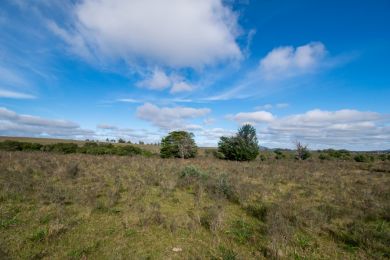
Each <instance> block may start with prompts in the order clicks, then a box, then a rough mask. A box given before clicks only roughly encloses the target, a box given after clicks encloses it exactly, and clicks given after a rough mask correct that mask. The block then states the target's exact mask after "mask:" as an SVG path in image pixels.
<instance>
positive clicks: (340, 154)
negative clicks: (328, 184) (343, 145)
mask: <svg viewBox="0 0 390 260" xmlns="http://www.w3.org/2000/svg"><path fill="white" fill-rule="evenodd" d="M323 152H324V153H326V154H327V155H328V156H329V157H332V158H336V159H341V160H349V159H351V153H350V152H349V151H348V150H345V149H341V150H334V149H326V150H323Z"/></svg>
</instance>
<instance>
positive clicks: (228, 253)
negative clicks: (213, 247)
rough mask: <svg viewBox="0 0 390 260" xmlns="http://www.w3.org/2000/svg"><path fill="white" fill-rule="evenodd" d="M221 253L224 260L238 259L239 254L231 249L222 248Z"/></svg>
mask: <svg viewBox="0 0 390 260" xmlns="http://www.w3.org/2000/svg"><path fill="white" fill-rule="evenodd" d="M219 251H220V252H221V258H222V259H223V260H235V259H236V258H237V253H236V252H234V251H233V250H232V249H230V248H226V247H224V246H220V247H219Z"/></svg>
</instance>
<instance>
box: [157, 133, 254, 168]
mask: <svg viewBox="0 0 390 260" xmlns="http://www.w3.org/2000/svg"><path fill="white" fill-rule="evenodd" d="M196 154H197V146H196V144H195V141H194V135H193V134H192V133H188V132H186V131H173V132H170V133H169V134H168V135H167V136H166V137H164V138H163V139H162V140H161V150H160V155H161V157H162V158H169V157H176V158H183V159H187V158H193V157H195V156H196ZM258 154H259V144H258V140H257V137H256V129H255V128H254V127H253V126H251V125H244V126H243V127H241V128H240V129H239V130H238V133H237V134H236V135H235V136H232V137H225V136H223V137H221V139H220V141H219V143H218V152H217V157H219V158H221V159H227V160H236V161H250V160H254V159H256V157H257V155H258Z"/></svg>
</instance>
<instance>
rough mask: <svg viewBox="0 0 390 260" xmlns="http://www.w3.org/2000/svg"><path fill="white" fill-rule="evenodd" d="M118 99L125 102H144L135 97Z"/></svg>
mask: <svg viewBox="0 0 390 260" xmlns="http://www.w3.org/2000/svg"><path fill="white" fill-rule="evenodd" d="M116 101H118V102H125V103H142V101H141V100H138V99H134V98H119V99H117V100H116Z"/></svg>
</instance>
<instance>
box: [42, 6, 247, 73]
mask: <svg viewBox="0 0 390 260" xmlns="http://www.w3.org/2000/svg"><path fill="white" fill-rule="evenodd" d="M74 17H75V21H74V22H73V28H71V29H68V30H65V29H61V28H59V27H58V26H55V25H53V24H49V26H50V28H51V29H52V30H53V31H54V32H55V33H56V34H57V35H58V36H60V37H61V38H63V39H64V41H65V42H66V43H68V45H70V47H71V48H72V49H73V51H74V52H76V53H77V54H81V55H84V54H85V50H86V49H87V50H88V52H89V53H91V54H93V55H94V56H97V57H106V58H108V59H112V58H114V59H121V60H125V61H127V62H129V63H132V62H134V61H138V60H139V59H142V60H146V61H147V62H157V63H159V64H162V65H166V66H171V67H193V68H199V67H203V66H204V65H210V64H214V63H216V62H220V61H223V60H229V59H239V58H240V57H241V56H242V54H241V50H240V48H239V46H238V44H237V43H236V37H237V35H238V31H239V28H238V25H237V17H236V14H235V13H234V12H233V11H232V10H231V9H230V8H229V7H227V6H224V4H223V1H222V0H202V1H193V0H167V1H160V0H132V1H128V0H99V1H96V0H84V1H82V2H80V3H79V4H76V5H75V8H74Z"/></svg>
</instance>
